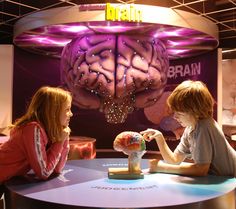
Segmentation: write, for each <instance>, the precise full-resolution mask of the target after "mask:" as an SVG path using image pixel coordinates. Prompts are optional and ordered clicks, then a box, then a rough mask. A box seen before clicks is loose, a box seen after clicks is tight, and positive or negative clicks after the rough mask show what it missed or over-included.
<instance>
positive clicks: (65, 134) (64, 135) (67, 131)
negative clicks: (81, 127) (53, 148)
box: [61, 126, 71, 141]
mask: <svg viewBox="0 0 236 209" xmlns="http://www.w3.org/2000/svg"><path fill="white" fill-rule="evenodd" d="M70 132H71V130H70V127H69V126H67V127H65V128H64V129H63V131H62V136H61V139H62V140H61V141H64V140H69V136H70Z"/></svg>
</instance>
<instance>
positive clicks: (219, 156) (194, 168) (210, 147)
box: [141, 80, 236, 177]
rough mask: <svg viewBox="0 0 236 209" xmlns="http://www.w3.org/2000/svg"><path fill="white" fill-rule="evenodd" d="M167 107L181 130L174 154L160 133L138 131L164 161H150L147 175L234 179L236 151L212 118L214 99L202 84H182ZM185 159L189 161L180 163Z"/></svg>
mask: <svg viewBox="0 0 236 209" xmlns="http://www.w3.org/2000/svg"><path fill="white" fill-rule="evenodd" d="M167 104H168V106H169V108H170V109H171V111H173V113H174V115H173V116H174V118H175V119H176V120H177V121H178V122H179V123H180V124H181V125H182V126H183V127H185V130H184V133H183V135H182V137H181V140H180V143H179V145H178V146H177V147H176V149H175V150H174V152H172V150H171V149H170V148H169V147H168V145H167V143H166V141H165V139H164V137H163V134H162V133H161V132H160V131H158V130H154V129H147V130H145V131H143V132H141V134H142V135H143V137H144V138H145V139H146V140H147V141H151V140H152V139H155V140H156V142H157V145H158V147H159V150H160V153H161V155H162V157H163V159H164V161H160V160H156V159H154V160H151V161H150V172H166V173H175V174H182V175H195V176H205V175H207V174H213V175H221V176H234V177H236V152H235V150H234V149H233V148H232V147H231V146H230V145H229V143H228V141H227V140H226V138H225V136H224V133H223V132H222V130H221V129H220V127H219V125H218V124H217V122H216V121H215V120H214V119H213V106H214V100H213V98H212V95H211V94H210V92H209V91H208V89H207V87H206V86H205V84H203V83H202V82H200V81H190V80H189V81H184V82H182V83H181V84H180V85H178V86H177V87H176V88H175V89H174V91H173V92H172V93H171V95H170V96H169V97H168V99H167ZM185 158H190V159H192V162H191V163H190V162H189V163H187V162H183V161H184V160H185Z"/></svg>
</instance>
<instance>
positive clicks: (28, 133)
mask: <svg viewBox="0 0 236 209" xmlns="http://www.w3.org/2000/svg"><path fill="white" fill-rule="evenodd" d="M22 134H23V142H22V143H24V149H25V152H26V158H27V160H28V162H29V164H30V166H31V168H32V169H33V171H34V172H35V174H36V176H37V177H38V178H40V179H47V178H48V177H49V176H50V175H51V174H52V173H53V171H54V169H55V167H56V165H57V164H58V162H59V160H60V158H61V153H62V150H63V142H55V143H52V144H51V145H50V147H49V148H48V149H47V150H46V146H47V143H48V138H47V136H46V134H45V132H44V130H43V129H42V128H41V127H40V126H39V125H38V124H37V123H31V124H29V125H27V126H25V127H24V129H23V133H22Z"/></svg>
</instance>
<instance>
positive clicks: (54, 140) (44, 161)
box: [0, 87, 73, 184]
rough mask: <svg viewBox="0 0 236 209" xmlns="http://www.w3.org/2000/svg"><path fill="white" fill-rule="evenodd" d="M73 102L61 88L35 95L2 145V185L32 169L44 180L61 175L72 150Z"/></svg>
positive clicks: (46, 88) (44, 88) (52, 88)
mask: <svg viewBox="0 0 236 209" xmlns="http://www.w3.org/2000/svg"><path fill="white" fill-rule="evenodd" d="M71 101H72V97H71V94H70V93H69V92H67V91H65V90H63V89H61V88H55V87H41V88H40V89H39V90H38V91H37V92H36V93H35V95H34V96H33V98H32V100H31V103H30V105H29V107H28V110H27V112H26V114H25V115H23V116H22V117H21V118H19V119H18V120H16V122H15V123H14V124H13V126H12V127H11V131H10V138H9V140H8V141H7V142H5V143H3V144H2V145H0V171H1V172H0V184H1V183H3V182H4V181H6V180H8V179H10V178H11V177H13V176H19V175H25V174H27V173H28V171H30V170H31V169H32V170H33V171H34V173H35V175H36V177H38V178H39V179H42V180H45V179H47V178H48V177H49V176H50V175H51V174H58V173H60V172H61V170H62V169H63V167H64V165H65V162H66V159H67V154H68V151H69V134H70V128H69V121H70V117H72V115H73V114H72V112H71Z"/></svg>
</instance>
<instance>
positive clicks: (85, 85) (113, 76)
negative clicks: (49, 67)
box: [61, 34, 169, 123]
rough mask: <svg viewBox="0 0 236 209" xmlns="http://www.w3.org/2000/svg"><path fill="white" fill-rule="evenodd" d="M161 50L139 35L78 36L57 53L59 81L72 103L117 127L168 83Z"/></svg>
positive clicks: (154, 98) (156, 43)
mask: <svg viewBox="0 0 236 209" xmlns="http://www.w3.org/2000/svg"><path fill="white" fill-rule="evenodd" d="M168 66H169V62H168V56H167V52H166V50H165V46H164V45H163V44H162V43H161V42H160V41H159V40H158V39H154V38H151V37H144V36H134V35H133V36H128V35H112V34H100V35H95V34H92V35H82V36H79V37H77V38H76V39H74V40H72V42H70V43H69V44H67V45H66V46H65V48H64V50H63V52H62V59H61V78H62V82H63V85H64V86H65V87H66V88H67V89H68V90H70V91H71V92H72V94H73V103H74V104H75V105H76V106H78V107H80V108H86V109H99V110H100V111H101V112H103V113H104V114H105V117H106V119H107V121H108V122H110V123H122V122H124V121H125V119H126V118H127V115H128V113H131V112H132V111H133V110H135V109H137V108H144V107H149V106H152V105H153V104H155V103H156V101H157V100H158V99H159V98H160V96H161V95H162V93H163V91H164V87H165V85H166V81H167V70H168Z"/></svg>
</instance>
